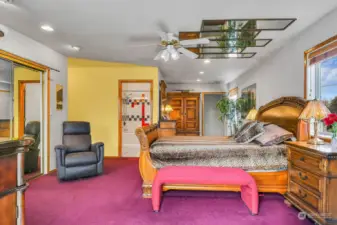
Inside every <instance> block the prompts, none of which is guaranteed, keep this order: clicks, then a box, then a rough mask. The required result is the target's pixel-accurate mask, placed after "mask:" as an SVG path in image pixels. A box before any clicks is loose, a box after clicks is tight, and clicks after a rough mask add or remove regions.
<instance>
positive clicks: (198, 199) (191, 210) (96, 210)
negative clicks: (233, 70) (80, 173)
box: [25, 159, 313, 225]
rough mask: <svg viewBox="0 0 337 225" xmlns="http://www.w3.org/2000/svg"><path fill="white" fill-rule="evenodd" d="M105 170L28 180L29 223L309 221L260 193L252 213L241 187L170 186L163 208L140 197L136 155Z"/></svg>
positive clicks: (301, 224)
mask: <svg viewBox="0 0 337 225" xmlns="http://www.w3.org/2000/svg"><path fill="white" fill-rule="evenodd" d="M104 169H105V172H104V175H102V176H99V177H94V178H89V179H85V180H77V181H71V182H63V183H59V182H58V181H57V178H56V174H52V175H48V176H43V177H41V178H38V179H36V180H34V181H32V182H31V183H30V187H29V188H28V190H27V192H26V203H25V204H26V224H27V225H110V224H111V225H112V224H113V225H149V224H151V225H152V224H160V225H168V224H174V225H180V224H181V225H199V224H200V225H201V224H202V225H208V224H209V225H223V224H230V225H250V224H254V225H269V224H273V225H297V224H298V225H309V224H313V222H311V221H310V220H308V219H305V220H299V219H298V217H297V215H298V211H297V210H296V209H294V208H288V207H287V206H286V205H285V204H284V203H283V197H282V196H280V195H277V194H266V195H264V196H261V197H260V213H259V215H257V216H251V215H250V213H249V211H248V209H247V208H246V206H245V205H244V204H243V202H242V201H241V199H240V196H239V194H238V193H232V192H181V191H179V192H178V191H176V192H173V191H172V192H167V193H166V194H165V197H164V201H163V204H162V208H161V212H160V213H153V212H152V207H151V200H150V199H143V198H142V197H141V194H142V193H141V179H140V176H139V172H138V161H136V160H110V159H109V160H106V161H105V168H104Z"/></svg>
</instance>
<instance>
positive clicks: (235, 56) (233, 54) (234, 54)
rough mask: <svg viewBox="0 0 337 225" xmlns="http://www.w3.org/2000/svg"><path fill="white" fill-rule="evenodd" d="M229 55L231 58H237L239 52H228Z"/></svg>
mask: <svg viewBox="0 0 337 225" xmlns="http://www.w3.org/2000/svg"><path fill="white" fill-rule="evenodd" d="M228 57H229V58H237V57H238V54H236V53H231V54H228Z"/></svg>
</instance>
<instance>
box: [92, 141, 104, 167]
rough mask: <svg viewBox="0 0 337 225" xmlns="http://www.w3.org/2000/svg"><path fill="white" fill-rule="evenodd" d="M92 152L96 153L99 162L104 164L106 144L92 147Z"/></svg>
mask: <svg viewBox="0 0 337 225" xmlns="http://www.w3.org/2000/svg"><path fill="white" fill-rule="evenodd" d="M90 150H91V151H93V152H96V155H97V159H98V162H102V161H103V158H104V143H103V142H97V143H94V144H92V145H91V148H90Z"/></svg>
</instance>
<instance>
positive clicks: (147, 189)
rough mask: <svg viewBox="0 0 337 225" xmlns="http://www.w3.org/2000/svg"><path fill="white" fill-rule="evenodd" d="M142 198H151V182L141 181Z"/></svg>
mask: <svg viewBox="0 0 337 225" xmlns="http://www.w3.org/2000/svg"><path fill="white" fill-rule="evenodd" d="M142 189H143V198H151V197H152V184H146V183H143V185H142Z"/></svg>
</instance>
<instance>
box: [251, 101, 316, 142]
mask: <svg viewBox="0 0 337 225" xmlns="http://www.w3.org/2000/svg"><path fill="white" fill-rule="evenodd" d="M306 104H307V102H306V100H304V99H303V98H299V97H281V98H279V99H276V100H274V101H271V102H269V103H268V104H266V105H264V106H261V107H260V108H259V110H258V113H257V116H256V119H257V120H258V121H262V122H269V123H273V124H276V125H278V126H280V127H282V128H284V129H286V130H288V131H290V132H292V133H293V134H294V135H295V136H296V137H297V140H299V141H305V140H308V138H309V134H310V132H309V125H308V123H307V122H304V121H302V120H299V119H298V117H299V116H300V114H301V113H302V111H303V109H304V107H305V106H306Z"/></svg>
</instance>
